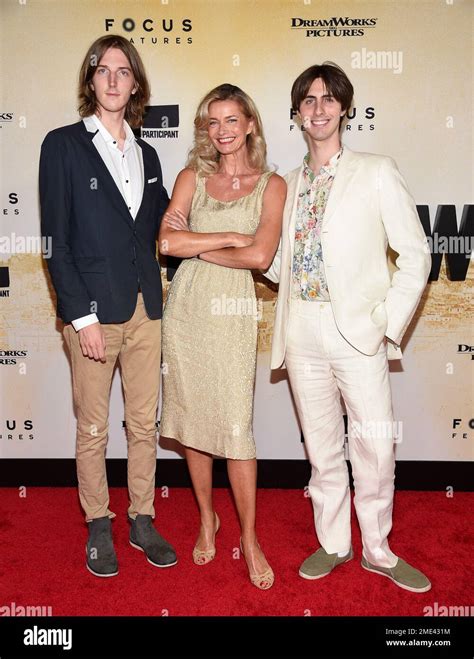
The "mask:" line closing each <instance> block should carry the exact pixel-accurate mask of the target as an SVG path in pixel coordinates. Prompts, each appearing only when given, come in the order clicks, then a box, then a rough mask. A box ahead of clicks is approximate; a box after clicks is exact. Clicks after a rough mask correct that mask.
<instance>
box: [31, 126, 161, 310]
mask: <svg viewBox="0 0 474 659" xmlns="http://www.w3.org/2000/svg"><path fill="white" fill-rule="evenodd" d="M95 134H96V133H92V132H89V131H88V130H87V128H86V126H85V125H84V123H83V122H82V121H79V122H78V123H75V124H72V125H71V126H64V127H63V128H57V129H56V130H53V131H51V132H50V133H48V134H47V136H46V138H45V140H44V142H43V144H42V147H41V158H40V168H39V192H40V203H41V231H42V234H43V236H48V237H51V239H52V256H51V258H49V259H47V264H48V269H49V272H50V275H51V279H52V282H53V285H54V288H55V290H56V295H57V313H58V316H60V317H61V318H62V319H63V321H64V322H66V323H67V322H71V321H72V320H75V319H76V318H80V317H82V316H86V315H88V314H90V313H96V314H97V316H98V318H99V321H100V322H101V323H121V322H124V321H126V320H129V319H130V318H131V317H132V315H133V312H134V310H135V306H136V302H137V294H138V290H139V288H141V291H142V294H143V299H144V303H145V309H146V312H147V315H148V316H149V317H150V318H152V319H157V318H161V316H162V307H163V295H162V286H161V276H160V266H159V263H158V261H157V259H156V242H155V241H156V240H157V238H158V230H159V226H160V222H161V218H162V216H163V213H164V212H165V210H166V207H167V205H168V203H169V199H168V194H167V192H166V190H165V188H164V187H163V182H162V173H161V166H160V161H159V159H158V155H157V153H156V151H155V149H153V147H151V146H150V145H149V144H147V143H146V142H144V141H143V140H141V139H137V143H138V145H139V146H140V148H141V149H142V154H143V168H144V190H143V198H142V202H141V206H140V209H139V211H138V213H137V216H136V218H135V221H134V219H133V217H132V216H131V215H130V212H129V210H128V207H127V204H126V202H125V200H124V198H123V197H122V195H121V193H120V190H119V189H118V188H117V185H116V184H115V181H114V179H113V178H112V176H111V174H110V173H109V171H108V169H107V166H106V164H105V163H104V161H103V160H102V158H101V157H100V154H99V152H98V151H97V149H96V147H95V145H94V144H93V142H92V140H93V138H94V135H95Z"/></svg>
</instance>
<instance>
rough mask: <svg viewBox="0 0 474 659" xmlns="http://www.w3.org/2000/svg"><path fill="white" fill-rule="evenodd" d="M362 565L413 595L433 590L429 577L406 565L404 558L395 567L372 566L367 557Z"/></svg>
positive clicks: (363, 558)
mask: <svg viewBox="0 0 474 659" xmlns="http://www.w3.org/2000/svg"><path fill="white" fill-rule="evenodd" d="M361 565H362V567H363V568H364V569H365V570H368V571H369V572H375V573H376V574H381V575H382V576H384V577H388V578H389V579H391V580H392V581H393V582H394V583H396V584H397V586H400V588H404V589H405V590H409V591H411V592H412V593H426V591H427V590H429V589H430V588H431V582H430V580H429V579H428V577H426V576H425V575H424V574H423V572H420V570H417V569H416V568H414V567H412V566H411V565H409V564H408V563H406V562H405V561H404V560H403V559H402V558H399V559H398V562H397V564H396V565H395V567H380V566H378V565H372V563H369V561H368V560H367V559H366V558H365V556H362V561H361Z"/></svg>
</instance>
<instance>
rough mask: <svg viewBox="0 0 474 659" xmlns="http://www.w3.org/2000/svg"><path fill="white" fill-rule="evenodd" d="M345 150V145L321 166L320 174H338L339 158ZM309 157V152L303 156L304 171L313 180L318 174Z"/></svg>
mask: <svg viewBox="0 0 474 659" xmlns="http://www.w3.org/2000/svg"><path fill="white" fill-rule="evenodd" d="M343 151H344V147H343V146H341V148H340V149H339V151H338V152H337V153H335V154H334V155H333V156H332V157H331V158H330V159H329V162H328V163H327V164H326V165H323V166H322V167H321V169H320V170H319V176H321V175H322V174H329V176H334V175H335V174H336V169H337V164H338V162H339V158H340V157H341V155H342V152H343ZM309 159H310V154H309V152H308V153H307V154H306V155H305V157H304V158H303V166H304V173H305V174H306V176H309V178H310V180H311V182H312V181H313V180H314V179H315V178H316V174H315V173H314V172H313V170H312V169H311V167H310V166H309Z"/></svg>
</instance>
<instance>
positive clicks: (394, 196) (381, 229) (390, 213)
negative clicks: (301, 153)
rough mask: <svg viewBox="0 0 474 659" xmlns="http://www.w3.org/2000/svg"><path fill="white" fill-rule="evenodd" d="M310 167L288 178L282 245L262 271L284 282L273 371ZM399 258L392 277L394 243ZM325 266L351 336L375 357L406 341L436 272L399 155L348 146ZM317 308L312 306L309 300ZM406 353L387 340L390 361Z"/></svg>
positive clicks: (332, 197) (336, 184)
mask: <svg viewBox="0 0 474 659" xmlns="http://www.w3.org/2000/svg"><path fill="white" fill-rule="evenodd" d="M302 173H303V167H302V166H301V167H298V168H297V169H294V170H293V171H291V172H289V173H288V174H287V175H286V176H285V179H286V182H287V185H288V192H287V198H286V204H285V209H284V215H283V228H282V237H281V240H280V245H279V247H278V250H277V253H276V255H275V258H274V260H273V262H272V264H271V266H270V268H269V269H268V270H267V272H265V273H263V274H264V275H265V277H268V279H270V280H271V281H273V282H275V283H279V284H280V287H279V293H278V300H277V304H276V313H275V325H274V330H273V343H272V357H271V368H280V367H281V365H282V364H283V363H284V359H285V350H286V337H287V329H288V319H289V314H290V298H291V271H292V263H293V250H294V240H295V220H296V208H297V202H298V194H299V190H300V184H301V177H302ZM388 245H390V247H391V248H392V249H393V250H395V251H396V252H397V253H398V258H397V259H396V265H397V268H398V270H397V271H395V272H394V273H393V276H391V274H390V269H389V265H388V259H387V246H388ZM321 246H322V252H323V260H324V269H325V273H326V280H327V284H328V289H329V295H330V298H331V303H332V307H333V312H334V317H335V320H336V323H337V326H338V328H339V331H340V332H341V334H342V335H343V336H344V338H345V339H346V340H347V341H348V342H349V343H350V344H351V345H353V346H354V348H356V349H357V350H359V351H360V352H362V353H364V354H366V355H374V354H375V353H376V352H377V350H378V349H379V347H380V344H381V342H382V341H383V338H384V336H385V335H386V336H387V337H388V338H390V339H392V340H393V341H394V342H395V343H396V344H400V342H401V340H402V337H403V334H404V333H405V330H406V329H407V327H408V325H409V323H410V320H411V318H412V316H413V314H414V312H415V309H416V307H417V305H418V303H419V301H420V297H421V294H422V292H423V290H424V288H425V286H426V282H427V280H428V276H429V272H430V269H431V255H430V249H429V246H428V242H427V240H426V236H425V233H424V231H423V227H422V226H421V222H420V220H419V217H418V213H417V211H416V206H415V202H414V201H413V199H412V197H411V195H410V193H409V192H408V189H407V186H406V183H405V181H404V179H403V177H402V176H401V174H400V172H399V171H398V168H397V165H396V164H395V162H394V160H392V158H388V157H386V156H379V155H373V154H370V153H356V152H355V151H351V150H350V149H348V148H347V146H344V150H343V153H342V156H341V158H340V160H339V163H338V166H337V172H336V176H335V178H334V181H333V184H332V188H331V192H330V194H329V199H328V201H327V205H326V209H325V213H324V217H323V220H322V227H321ZM310 304H311V303H310ZM400 357H401V350H400V349H399V348H396V346H394V345H392V344H391V343H388V358H389V359H400Z"/></svg>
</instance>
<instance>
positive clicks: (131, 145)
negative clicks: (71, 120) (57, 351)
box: [72, 114, 144, 332]
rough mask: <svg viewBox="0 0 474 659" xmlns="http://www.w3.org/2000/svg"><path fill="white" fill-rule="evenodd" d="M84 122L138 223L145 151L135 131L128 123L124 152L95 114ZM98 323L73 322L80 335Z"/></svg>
mask: <svg viewBox="0 0 474 659" xmlns="http://www.w3.org/2000/svg"><path fill="white" fill-rule="evenodd" d="M83 121H84V125H85V127H86V128H87V130H88V131H89V132H90V133H96V135H95V136H94V137H93V139H92V142H93V144H94V146H95V148H96V149H97V151H98V152H99V155H100V157H101V158H102V160H103V161H104V163H105V165H106V167H107V169H108V170H109V173H110V175H111V176H112V178H113V179H114V181H115V184H116V186H117V187H118V189H119V190H120V194H121V195H122V197H123V198H124V200H125V203H126V204H127V206H128V210H129V211H130V215H131V216H132V217H133V219H135V218H136V216H137V213H138V210H139V208H140V204H141V203H142V197H143V185H144V172H143V154H142V150H141V148H140V147H139V146H138V144H137V142H136V139H135V135H134V134H133V132H132V129H131V128H130V126H129V125H128V123H127V122H126V121H125V120H124V122H123V126H124V129H125V142H124V145H123V151H121V150H120V149H119V146H118V142H117V140H116V139H115V138H114V137H112V135H111V134H110V133H109V131H108V130H107V128H106V127H105V126H104V124H103V123H102V122H101V121H100V119H99V118H98V117H97V116H96V115H95V114H93V115H92V116H90V117H86V118H85V119H83ZM98 321H99V319H98V318H97V315H96V314H95V313H91V314H88V315H87V316H82V317H81V318H76V319H75V320H73V321H72V326H73V327H74V329H75V330H76V332H78V331H79V330H80V329H83V328H84V327H87V326H88V325H92V323H97V322H98Z"/></svg>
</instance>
